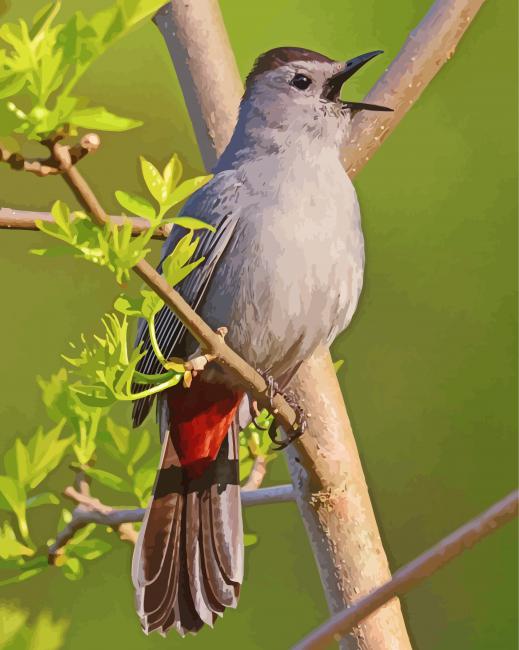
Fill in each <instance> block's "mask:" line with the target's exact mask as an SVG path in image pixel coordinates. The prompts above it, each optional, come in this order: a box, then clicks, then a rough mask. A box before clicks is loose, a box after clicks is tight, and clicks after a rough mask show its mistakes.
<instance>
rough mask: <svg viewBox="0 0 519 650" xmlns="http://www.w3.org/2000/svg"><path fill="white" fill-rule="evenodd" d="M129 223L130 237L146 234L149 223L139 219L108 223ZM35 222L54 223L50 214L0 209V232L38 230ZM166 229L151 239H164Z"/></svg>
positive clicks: (115, 218)
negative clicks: (130, 228)
mask: <svg viewBox="0 0 519 650" xmlns="http://www.w3.org/2000/svg"><path fill="white" fill-rule="evenodd" d="M128 220H129V221H131V224H132V235H134V236H137V235H140V234H141V233H143V232H146V231H147V230H148V229H149V227H150V224H149V221H147V220H146V219H141V218H140V217H126V216H122V217H121V216H116V215H110V221H111V222H112V223H115V224H116V225H117V226H121V225H123V223H124V222H125V221H128ZM36 221H43V222H44V223H54V217H53V216H52V215H51V214H50V212H30V211H28V210H12V209H11V208H0V230H36V231H37V230H38V226H37V225H36ZM167 230H168V228H167V227H161V228H157V230H155V232H154V233H153V239H165V238H166V237H167V235H168V232H167Z"/></svg>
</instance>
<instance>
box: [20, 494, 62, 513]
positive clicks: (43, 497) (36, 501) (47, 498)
mask: <svg viewBox="0 0 519 650" xmlns="http://www.w3.org/2000/svg"><path fill="white" fill-rule="evenodd" d="M58 504H59V499H58V497H57V496H56V495H55V494H52V492H40V494H35V495H34V496H32V497H29V498H28V499H27V502H26V508H27V510H29V509H30V508H39V507H40V506H57V505H58Z"/></svg>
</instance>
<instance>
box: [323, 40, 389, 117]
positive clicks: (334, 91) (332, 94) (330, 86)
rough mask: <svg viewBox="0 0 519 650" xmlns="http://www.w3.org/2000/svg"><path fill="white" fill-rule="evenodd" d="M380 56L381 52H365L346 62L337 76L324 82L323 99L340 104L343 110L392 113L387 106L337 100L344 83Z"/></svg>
mask: <svg viewBox="0 0 519 650" xmlns="http://www.w3.org/2000/svg"><path fill="white" fill-rule="evenodd" d="M379 54H382V50H375V51H374V52H367V53H366V54H361V55H360V56H356V57H355V58H354V59H350V60H349V61H346V63H345V64H344V68H343V69H342V70H341V71H340V72H338V73H337V74H335V75H333V77H330V78H329V79H328V81H327V82H326V86H325V88H324V92H323V97H324V99H327V100H329V101H332V102H340V103H341V104H342V105H343V107H344V108H350V109H352V110H354V111H360V110H366V111H392V110H393V109H392V108H388V107H387V106H378V105H377V104H366V103H364V102H345V101H342V100H341V99H339V95H340V92H341V88H342V86H343V84H344V82H345V81H347V80H348V79H349V78H350V77H352V76H353V75H354V74H355V73H356V72H357V70H360V69H361V68H362V66H363V65H365V64H366V63H367V62H368V61H371V59H373V58H374V57H376V56H378V55H379Z"/></svg>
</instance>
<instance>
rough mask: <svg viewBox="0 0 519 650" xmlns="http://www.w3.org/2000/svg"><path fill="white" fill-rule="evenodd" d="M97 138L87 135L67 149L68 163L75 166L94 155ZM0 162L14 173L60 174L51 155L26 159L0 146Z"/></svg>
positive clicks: (98, 141)
mask: <svg viewBox="0 0 519 650" xmlns="http://www.w3.org/2000/svg"><path fill="white" fill-rule="evenodd" d="M99 144H100V140H99V136H98V135H97V134H95V133H87V134H86V135H84V136H83V137H82V138H81V141H80V142H78V143H77V144H75V145H73V146H72V147H70V148H69V155H70V163H71V164H72V165H75V164H76V163H77V162H79V161H80V160H81V159H82V158H84V157H85V156H86V155H87V154H89V153H95V152H96V151H97V149H98V148H99ZM0 162H5V163H7V164H8V165H9V166H10V167H11V169H14V170H16V171H25V172H30V173H31V174H36V175H37V176H53V175H56V174H62V173H63V170H62V169H60V165H59V162H58V161H57V160H56V159H55V158H54V157H53V156H52V155H51V156H50V157H49V158H45V159H39V158H35V159H28V158H25V156H22V154H20V153H14V152H11V151H9V150H8V149H6V148H5V147H2V146H0Z"/></svg>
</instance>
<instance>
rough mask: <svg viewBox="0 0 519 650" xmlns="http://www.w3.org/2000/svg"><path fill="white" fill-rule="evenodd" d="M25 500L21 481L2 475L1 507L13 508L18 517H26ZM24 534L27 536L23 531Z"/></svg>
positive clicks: (0, 478)
mask: <svg viewBox="0 0 519 650" xmlns="http://www.w3.org/2000/svg"><path fill="white" fill-rule="evenodd" d="M25 500H26V496H25V490H24V489H23V487H22V486H21V485H20V483H18V482H17V481H15V480H14V478H12V477H11V476H0V508H2V509H4V510H5V509H7V510H12V511H13V512H14V513H15V514H16V516H17V517H18V518H22V519H25ZM6 506H7V508H6ZM22 535H24V536H25V534H24V533H23V532H22Z"/></svg>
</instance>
